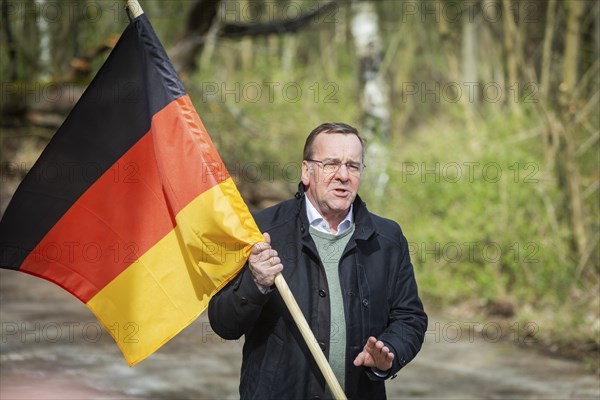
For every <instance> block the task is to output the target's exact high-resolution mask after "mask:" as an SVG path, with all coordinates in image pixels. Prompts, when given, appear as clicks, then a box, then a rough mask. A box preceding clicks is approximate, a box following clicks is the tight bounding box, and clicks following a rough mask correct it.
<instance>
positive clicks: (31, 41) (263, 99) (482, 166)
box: [0, 0, 600, 368]
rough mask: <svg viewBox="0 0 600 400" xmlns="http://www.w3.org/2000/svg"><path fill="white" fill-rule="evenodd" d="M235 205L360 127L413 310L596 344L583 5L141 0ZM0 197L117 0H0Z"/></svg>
mask: <svg viewBox="0 0 600 400" xmlns="http://www.w3.org/2000/svg"><path fill="white" fill-rule="evenodd" d="M141 5H142V7H143V9H144V11H145V13H146V14H147V15H148V17H149V19H150V21H151V22H152V24H153V26H154V28H155V30H156V31H157V34H158V36H159V38H160V39H161V40H162V42H163V44H164V46H165V48H166V49H167V51H168V52H169V55H170V57H171V58H172V60H173V63H174V65H175V67H176V69H177V70H178V71H179V73H180V76H181V78H182V80H183V83H184V86H185V87H186V89H187V91H188V93H189V94H190V96H191V98H192V100H193V102H194V105H195V107H196V109H197V111H198V113H199V114H200V116H201V118H202V120H203V122H204V124H205V126H206V127H207V129H208V131H209V133H210V134H211V136H212V139H213V141H214V142H215V144H216V145H217V147H218V150H219V152H220V154H221V157H222V158H223V160H224V162H225V164H226V165H227V167H228V170H229V172H230V173H231V175H232V176H234V178H235V180H236V183H237V184H238V187H239V188H240V190H241V192H242V195H243V197H244V199H245V200H246V202H247V203H248V204H249V206H250V207H251V208H252V209H260V208H263V207H266V206H268V205H270V204H273V203H275V202H277V201H279V200H282V199H285V198H289V197H291V196H292V195H293V194H294V192H295V191H296V187H297V184H298V182H299V178H300V165H301V149H302V146H303V144H304V140H305V138H306V135H307V134H308V132H309V131H310V130H311V129H312V128H314V127H315V126H317V125H318V124H320V123H321V122H325V121H341V122H346V123H349V124H352V125H354V126H357V127H358V128H359V130H360V131H361V132H362V133H363V135H364V136H365V137H366V138H367V141H368V153H367V158H366V161H365V164H366V165H367V169H366V170H365V176H364V178H363V182H364V183H363V186H362V188H361V191H360V193H361V196H362V197H363V199H364V200H366V202H367V204H368V206H369V208H370V209H371V211H373V212H375V213H377V214H379V215H382V216H385V217H387V218H390V219H393V220H395V221H398V222H399V223H400V224H401V226H402V228H403V230H404V232H405V234H406V236H407V238H408V241H409V249H410V252H411V257H412V259H413V264H414V266H415V270H416V274H417V279H418V282H419V285H420V291H421V293H422V296H423V298H424V301H425V304H426V308H427V309H428V310H429V311H430V312H435V313H439V314H443V315H445V316H447V318H448V319H452V318H453V319H455V320H458V321H480V322H483V323H484V324H478V326H483V327H486V326H488V325H486V324H485V323H486V322H490V321H493V322H494V325H493V326H494V327H496V326H501V327H503V328H505V329H500V330H498V329H495V330H493V331H490V330H489V329H487V330H484V331H482V332H480V333H481V334H484V335H497V334H498V332H502V335H503V336H504V337H505V339H507V340H514V341H515V343H518V344H520V345H532V346H535V347H537V348H540V349H543V350H547V351H551V352H558V353H561V354H565V355H569V356H574V357H577V358H579V359H583V360H585V361H586V362H587V363H589V365H590V367H592V368H594V367H595V368H597V367H598V357H599V356H598V355H599V351H600V295H599V293H600V261H599V259H600V249H599V246H598V243H599V239H600V237H599V236H600V230H599V222H600V221H599V218H600V210H599V204H600V199H599V188H600V165H599V152H598V141H599V139H600V112H599V101H600V82H599V81H600V57H599V54H600V5H599V3H598V2H595V1H579V0H571V1H556V0H548V1H533V0H524V1H521V0H481V1H445V0H444V1H441V0H440V1H438V0H436V1H399V0H381V1H329V2H326V1H312V0H303V1H299V0H222V1H221V0H195V1H191V0H176V1H164V2H161V1H152V0H145V1H142V2H141ZM1 8H2V14H1V25H2V28H1V29H2V30H1V42H0V43H1V49H0V51H1V53H0V54H1V56H0V57H1V58H0V74H1V82H2V83H1V85H2V87H1V88H0V89H1V90H0V95H1V99H2V101H1V106H0V115H1V123H0V127H1V133H0V157H1V158H0V182H1V183H2V189H1V193H0V194H1V198H0V212H3V211H4V210H5V208H6V205H7V203H8V201H9V199H10V196H11V194H12V192H13V191H14V190H15V189H16V186H17V185H18V183H19V182H20V180H21V179H22V178H23V177H24V175H25V174H26V172H27V171H28V170H29V168H31V166H32V165H33V163H34V162H35V159H36V158H37V156H38V155H39V152H40V151H41V149H42V148H43V147H44V146H45V144H46V143H47V142H48V140H49V139H50V137H51V136H52V134H53V133H54V132H55V131H56V129H57V128H58V126H59V125H60V123H61V122H62V121H63V120H64V118H65V117H66V115H67V113H68V112H69V111H70V109H71V108H72V107H73V105H74V103H75V102H76V100H77V99H78V97H79V96H80V94H81V92H82V91H83V90H84V88H85V86H86V85H87V84H88V83H89V81H90V80H91V79H92V78H93V76H94V75H95V73H96V72H97V70H98V68H99V67H100V66H101V65H102V63H103V61H104V59H105V58H106V56H107V54H108V51H109V50H110V49H111V48H112V46H114V43H115V42H116V39H117V38H118V35H119V34H120V33H121V32H122V30H123V29H124V27H125V25H126V24H127V21H128V20H127V15H126V12H125V10H124V1H75V0H73V1H44V0H22V1H6V0H3V1H2V6H1Z"/></svg>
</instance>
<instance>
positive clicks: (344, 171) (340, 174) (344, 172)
mask: <svg viewBox="0 0 600 400" xmlns="http://www.w3.org/2000/svg"><path fill="white" fill-rule="evenodd" d="M335 177H336V178H337V179H339V180H341V181H347V180H348V178H349V177H350V171H349V170H348V165H346V164H342V165H340V167H339V168H338V170H337V171H336V173H335Z"/></svg>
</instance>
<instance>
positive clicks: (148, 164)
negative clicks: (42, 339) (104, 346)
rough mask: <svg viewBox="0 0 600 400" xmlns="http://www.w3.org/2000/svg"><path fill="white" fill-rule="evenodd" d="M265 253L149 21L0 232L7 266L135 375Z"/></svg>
mask: <svg viewBox="0 0 600 400" xmlns="http://www.w3.org/2000/svg"><path fill="white" fill-rule="evenodd" d="M261 241H263V237H262V235H261V234H260V231H259V230H258V228H257V226H256V224H255V222H254V220H253V218H252V216H251V214H250V213H249V211H248V209H247V207H246V205H245V204H244V202H243V200H242V198H241V196H240V195H239V193H238V191H237V189H236V187H235V184H234V182H233V181H232V179H231V177H230V176H229V174H228V173H227V170H226V168H225V166H224V165H223V162H222V161H221V158H220V157H219V155H218V153H217V151H216V149H215V147H214V145H213V143H212V141H211V139H210V137H209V136H208V134H207V132H206V129H205V128H204V126H203V124H202V122H201V120H200V118H199V117H198V114H197V113H196V111H195V110H194V107H193V105H192V103H191V101H190V98H189V97H188V95H187V94H186V92H185V90H184V88H183V85H182V84H181V81H180V80H179V78H178V76H177V74H176V72H175V70H174V68H173V66H172V64H171V62H170V61H169V59H168V57H167V54H166V52H165V50H164V48H163V47H162V45H161V43H160V41H159V40H158V38H157V36H156V34H155V32H154V30H153V29H152V26H151V25H150V22H149V21H148V19H147V18H146V16H145V15H143V14H142V15H141V16H139V17H137V18H135V19H134V20H132V21H131V23H130V24H129V26H128V27H127V28H126V29H125V31H124V33H123V34H122V36H121V38H120V40H119V42H118V43H117V45H116V47H115V48H114V49H113V51H112V52H111V54H110V56H109V57H108V59H107V60H106V62H105V63H104V65H103V66H102V68H101V69H100V71H99V72H98V74H97V76H96V77H95V78H94V80H93V81H92V83H91V84H90V85H89V87H88V88H87V90H86V92H85V93H84V94H83V96H82V98H81V99H80V100H79V102H78V103H77V104H76V106H75V107H74V109H73V110H72V111H71V113H70V114H69V116H68V117H67V119H66V120H65V122H64V123H63V124H62V126H61V127H60V128H59V129H58V131H57V132H56V134H55V135H54V137H53V138H52V140H51V141H50V143H49V144H48V146H47V147H46V149H45V150H44V151H43V153H42V155H41V156H40V158H39V159H38V161H37V162H36V163H35V165H34V166H33V167H32V168H31V170H30V171H29V173H28V174H27V176H26V177H25V179H24V180H23V182H22V183H21V185H20V186H19V188H18V189H17V191H16V193H15V194H14V196H13V198H12V200H11V202H10V204H9V206H8V208H7V209H6V212H5V214H4V216H3V218H2V220H1V221H0V267H2V268H9V269H14V270H19V271H21V272H25V273H28V274H31V275H35V276H38V277H41V278H44V279H47V280H49V281H51V282H54V283H55V284H57V285H59V286H61V287H62V288H64V289H65V290H67V291H69V292H70V293H72V294H73V295H74V296H75V297H77V298H78V299H79V300H81V301H82V302H83V303H85V304H86V305H87V306H88V307H89V308H90V309H91V310H92V312H93V313H94V314H95V315H96V317H97V318H98V320H99V321H100V322H101V323H102V324H103V326H104V327H105V328H106V330H107V331H108V332H110V334H111V335H112V336H113V338H114V339H115V341H116V342H117V344H118V345H119V347H120V348H121V350H122V352H123V354H124V356H125V358H126V360H127V362H128V363H129V365H134V364H136V363H138V362H139V361H141V360H143V359H144V358H146V357H147V356H149V355H150V354H152V353H153V352H154V351H156V350H157V349H158V348H159V347H160V346H162V345H163V344H164V343H166V342H167V341H168V340H169V339H171V338H172V337H173V336H175V335H176V334H177V333H179V332H180V331H181V330H182V329H183V328H185V327H186V326H187V325H188V324H190V323H191V322H192V321H194V320H195V319H196V317H197V316H198V315H200V313H201V312H202V311H204V309H205V308H206V307H207V305H208V302H209V300H210V298H211V296H212V295H214V294H215V293H216V292H217V291H218V290H219V289H220V288H222V287H223V286H224V285H225V284H226V283H227V282H228V281H229V280H231V279H232V277H233V276H235V274H236V273H237V272H239V270H240V269H241V268H242V266H243V265H244V263H245V262H246V260H247V258H248V256H249V254H250V249H251V247H252V244H253V243H256V242H261Z"/></svg>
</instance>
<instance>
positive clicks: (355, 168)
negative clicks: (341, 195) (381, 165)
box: [306, 160, 367, 175]
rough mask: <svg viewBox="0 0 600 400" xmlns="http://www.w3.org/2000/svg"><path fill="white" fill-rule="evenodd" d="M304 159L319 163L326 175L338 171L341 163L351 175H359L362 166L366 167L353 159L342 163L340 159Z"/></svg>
mask: <svg viewBox="0 0 600 400" xmlns="http://www.w3.org/2000/svg"><path fill="white" fill-rule="evenodd" d="M306 161H310V162H315V163H317V164H319V165H320V166H321V167H322V168H323V172H325V173H326V174H328V175H330V174H335V173H336V172H338V170H339V169H340V168H341V166H342V165H345V166H346V169H347V170H348V173H350V174H352V175H360V173H361V172H362V170H363V169H364V168H367V166H366V165H364V164H362V163H359V162H355V161H348V162H345V163H343V162H341V161H329V160H327V161H322V160H306Z"/></svg>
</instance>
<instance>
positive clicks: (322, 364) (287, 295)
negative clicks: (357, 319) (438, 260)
mask: <svg viewBox="0 0 600 400" xmlns="http://www.w3.org/2000/svg"><path fill="white" fill-rule="evenodd" d="M127 8H128V9H129V12H130V13H131V15H132V16H133V18H137V17H139V16H140V15H142V14H143V13H144V10H142V7H141V6H140V3H139V2H138V1H137V0H127ZM275 286H276V287H277V290H279V293H280V294H281V297H282V298H283V301H284V302H285V305H286V306H287V308H288V310H289V311H290V313H291V314H292V318H294V322H296V325H298V329H299V330H300V333H301V334H302V337H303V338H304V341H305V342H306V345H307V346H308V348H309V350H310V352H311V353H312V355H313V357H314V358H315V361H316V362H317V365H318V366H319V369H320V370H321V373H322V374H323V376H324V377H325V381H326V382H327V384H328V385H329V388H330V389H331V393H332V394H333V395H334V397H335V398H336V399H337V400H346V399H347V398H346V395H345V394H344V391H343V390H342V387H341V386H340V383H339V382H338V380H337V378H336V376H335V374H334V373H333V370H332V369H331V366H330V365H329V363H328V362H327V358H325V354H323V351H322V350H321V348H320V347H319V345H318V344H317V339H316V338H315V335H314V334H313V332H312V330H311V329H310V326H309V325H308V322H306V318H304V314H302V310H300V306H298V302H296V299H295V298H294V295H293V293H292V291H291V290H290V287H289V286H288V284H287V282H286V281H285V278H284V277H283V275H281V274H277V276H276V277H275Z"/></svg>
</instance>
